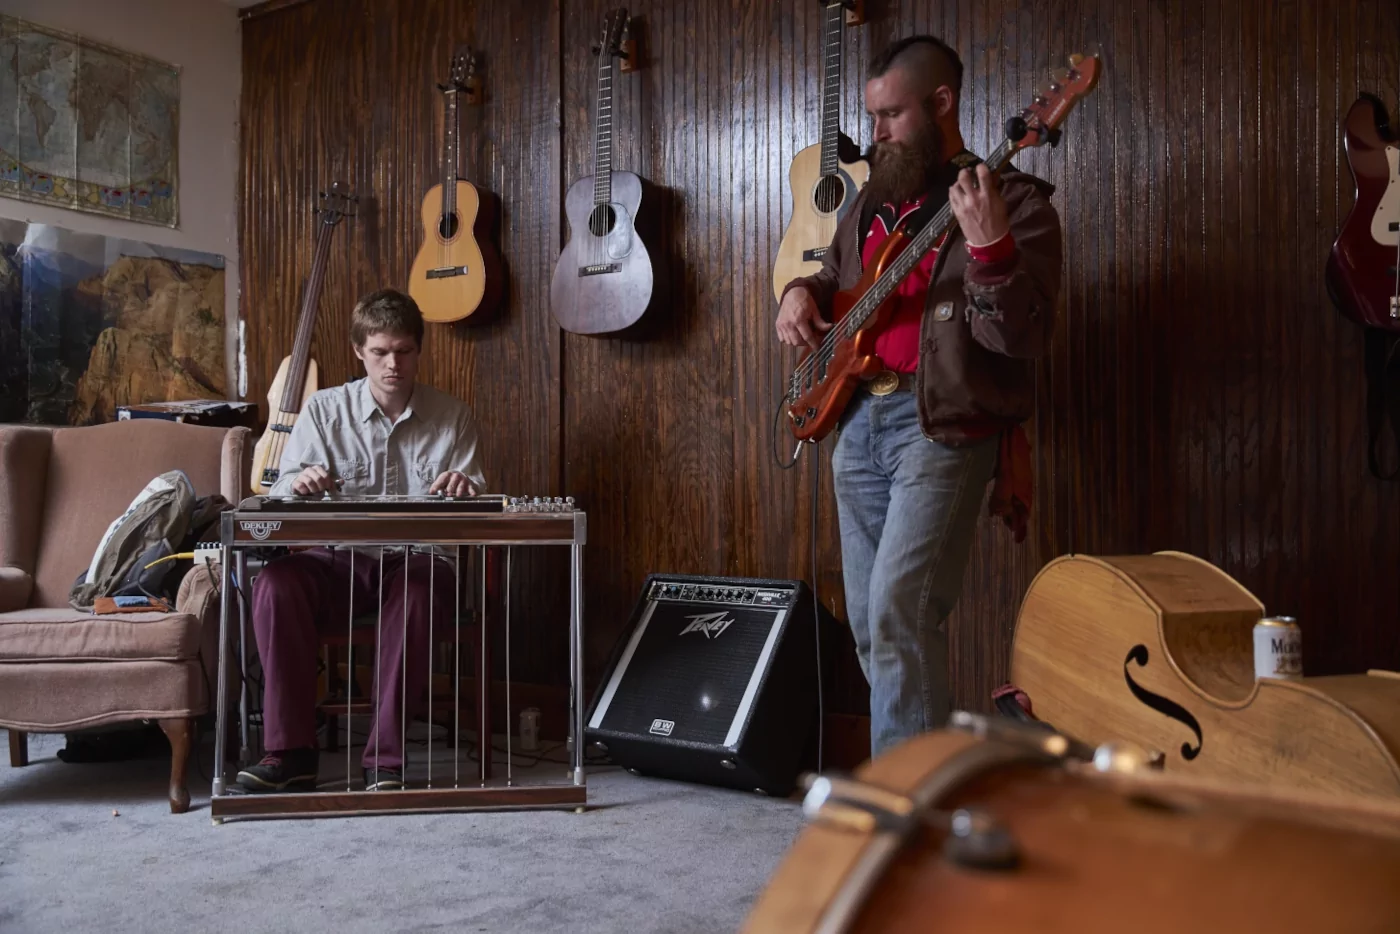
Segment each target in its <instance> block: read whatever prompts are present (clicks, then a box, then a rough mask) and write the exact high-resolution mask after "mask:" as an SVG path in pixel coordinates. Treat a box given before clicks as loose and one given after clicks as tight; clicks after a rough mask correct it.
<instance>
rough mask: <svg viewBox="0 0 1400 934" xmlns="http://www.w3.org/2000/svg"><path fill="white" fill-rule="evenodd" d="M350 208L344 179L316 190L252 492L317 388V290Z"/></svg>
mask: <svg viewBox="0 0 1400 934" xmlns="http://www.w3.org/2000/svg"><path fill="white" fill-rule="evenodd" d="M354 210H355V197H354V196H353V195H352V194H350V187H349V186H348V185H347V184H346V183H345V182H336V183H335V184H333V185H331V189H330V191H323V192H321V194H320V204H319V206H318V207H317V209H316V221H317V223H316V248H315V252H314V253H313V256H312V260H311V275H310V276H308V277H307V280H306V290H305V291H304V292H303V293H302V297H301V316H300V318H299V319H298V320H297V334H296V339H295V340H294V341H293V343H292V352H291V354H290V355H289V356H286V357H283V358H282V362H281V363H280V364H278V366H277V375H276V376H274V377H273V378H272V385H271V386H270V387H269V388H268V390H267V409H268V417H267V430H266V431H264V432H263V436H262V437H261V438H259V439H258V443H257V445H255V446H254V448H253V475H252V477H251V482H250V484H249V485H250V487H251V488H252V490H253V492H254V493H266V492H267V491H268V490H269V489H271V487H272V484H274V483H276V482H277V476H278V472H277V471H278V465H279V464H280V463H281V462H282V452H283V451H284V450H285V449H286V447H287V438H288V437H290V436H291V433H292V426H293V425H295V424H296V421H297V415H298V414H300V412H301V408H302V406H303V405H305V404H306V400H307V399H308V398H310V396H311V394H312V393H314V392H315V391H316V389H317V388H318V386H317V376H318V368H317V366H316V361H315V360H313V359H311V337H312V335H313V334H314V333H315V331H316V309H317V308H318V306H319V305H320V303H321V289H322V287H323V286H324V285H325V280H326V264H327V262H328V260H329V258H330V246H331V233H332V232H333V231H334V230H335V228H336V227H337V226H338V225H339V224H340V222H341V220H342V219H344V218H345V217H347V216H349V215H352V214H353V213H354Z"/></svg>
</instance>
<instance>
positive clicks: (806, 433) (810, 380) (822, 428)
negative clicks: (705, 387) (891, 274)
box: [788, 228, 910, 442]
mask: <svg viewBox="0 0 1400 934" xmlns="http://www.w3.org/2000/svg"><path fill="white" fill-rule="evenodd" d="M909 242H910V238H909V236H908V235H907V234H905V232H904V231H903V229H901V228H896V229H895V231H894V233H892V234H890V236H889V237H888V238H887V239H886V240H885V242H884V243H882V244H881V245H880V252H879V253H877V254H876V256H875V259H874V261H873V262H872V263H870V264H869V265H868V266H866V268H865V273H864V274H863V275H862V276H861V277H860V281H859V282H857V283H856V284H855V285H853V286H851V287H850V288H849V289H845V290H843V291H840V292H837V293H836V294H835V295H834V296H833V297H832V299H831V320H832V321H835V322H837V324H838V326H837V327H835V328H833V329H832V330H830V331H828V332H827V338H826V339H827V340H830V341H831V342H832V343H831V346H830V349H829V350H826V351H821V350H808V351H806V353H805V354H804V356H803V358H802V360H801V362H800V363H798V365H797V369H796V370H795V371H794V372H793V376H792V379H793V380H794V385H793V386H791V387H790V390H795V398H796V400H797V401H796V402H794V403H792V404H790V405H789V406H788V418H789V419H790V420H791V421H792V425H791V427H792V433H793V436H794V437H795V438H797V440H799V441H813V442H816V441H820V440H821V439H823V438H825V437H826V436H827V435H829V434H831V432H832V431H833V430H834V429H835V428H836V425H837V423H838V422H840V421H841V414H842V413H843V412H844V411H845V410H846V405H847V403H849V402H850V401H851V396H853V395H855V391H856V390H857V389H858V388H860V385H861V383H863V382H865V381H867V380H869V379H870V378H871V377H873V376H875V374H877V373H879V372H880V371H882V370H883V369H884V368H885V364H884V363H883V362H882V361H881V360H880V358H879V357H878V356H876V354H875V340H876V338H877V337H878V336H879V334H880V332H881V331H882V330H883V329H884V327H885V324H886V322H887V321H888V320H889V317H890V314H891V313H892V311H893V308H894V302H893V301H892V300H891V299H888V298H887V299H885V301H883V302H882V303H880V305H879V306H878V307H877V308H876V309H875V311H874V312H873V313H872V314H871V315H870V317H868V318H866V319H865V320H864V321H863V322H862V324H861V327H860V329H859V330H857V331H855V333H853V334H849V335H848V334H845V333H844V329H843V328H842V327H840V326H839V325H840V323H841V322H842V321H844V320H845V319H846V317H847V314H848V313H849V312H850V310H851V309H852V308H853V307H855V305H856V303H857V302H859V301H860V300H861V299H862V298H863V297H864V296H865V294H866V292H868V291H869V290H870V288H871V287H872V286H873V285H874V284H875V281H876V280H877V279H879V278H880V276H881V275H882V274H883V273H884V272H885V270H886V269H887V268H888V267H889V265H890V264H891V263H892V262H893V261H894V259H895V257H897V256H898V255H899V254H900V253H902V252H903V251H904V250H905V248H907V247H908V246H909ZM792 395H793V394H792V393H791V391H790V397H792Z"/></svg>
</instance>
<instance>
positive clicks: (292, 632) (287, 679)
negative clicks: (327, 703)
mask: <svg viewBox="0 0 1400 934" xmlns="http://www.w3.org/2000/svg"><path fill="white" fill-rule="evenodd" d="M404 558H405V555H403V554H402V553H401V552H395V553H386V554H385V555H384V560H383V588H384V589H383V593H382V594H381V592H380V561H379V558H378V556H377V555H375V554H366V553H363V552H361V553H356V554H355V555H354V560H353V568H354V572H353V574H352V573H351V565H352V561H351V552H350V551H349V549H345V548H341V549H336V550H330V549H326V548H313V549H311V550H310V551H302V552H297V553H296V554H293V555H289V556H287V557H285V558H280V559H278V560H277V561H274V562H272V563H271V564H269V565H268V566H267V567H266V568H264V569H263V571H262V573H260V574H259V575H258V576H257V579H256V581H255V582H254V584H253V630H254V632H255V634H256V636H257V640H258V657H259V658H260V659H261V660H262V669H263V729H264V736H263V745H264V747H265V748H266V749H267V750H269V751H281V750H286V749H302V748H306V747H309V746H315V745H316V658H317V654H318V652H319V650H320V645H321V643H320V638H319V634H321V633H334V632H347V631H348V626H349V620H350V613H351V610H352V608H353V610H354V615H355V618H356V619H360V618H362V617H366V616H371V617H372V616H378V620H379V622H378V624H377V626H376V632H377V638H378V648H379V658H378V661H377V664H376V665H375V666H374V667H375V672H376V673H375V676H374V677H375V685H374V693H375V714H374V724H373V726H371V728H370V735H369V740H368V741H367V742H366V744H365V752H364V756H363V758H362V762H363V764H364V766H365V768H373V767H374V766H375V765H379V766H381V767H384V768H400V767H402V765H403V733H402V728H401V726H402V723H403V722H404V719H405V712H404V697H405V696H407V698H408V711H407V713H408V715H409V716H412V714H413V713H414V712H415V711H416V710H418V709H420V708H421V706H422V699H423V693H424V688H425V686H426V685H427V683H428V661H429V660H428V618H429V616H428V614H429V609H430V607H431V612H432V622H433V630H434V632H433V640H434V641H445V640H443V636H444V635H446V634H447V633H449V632H451V630H452V625H453V616H454V614H455V612H456V593H455V589H454V584H455V578H454V577H453V574H452V565H451V564H450V563H449V562H447V561H445V560H443V559H442V558H437V559H433V560H430V558H429V556H428V555H426V554H415V555H413V556H412V561H411V562H410V563H409V567H408V571H407V574H405V572H404ZM430 577H431V586H430V580H429V579H430ZM352 601H353V603H352ZM405 635H406V636H407V640H406V641H407V643H408V645H407V652H408V663H407V665H406V666H405V664H404V643H405ZM405 668H406V669H407V672H406V679H405ZM405 680H406V682H407V683H405Z"/></svg>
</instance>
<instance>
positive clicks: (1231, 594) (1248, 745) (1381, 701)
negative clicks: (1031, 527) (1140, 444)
mask: <svg viewBox="0 0 1400 934" xmlns="http://www.w3.org/2000/svg"><path fill="white" fill-rule="evenodd" d="M1263 611H1264V608H1263V605H1262V604H1261V603H1260V602H1259V600H1258V599H1256V598H1255V597H1254V595H1253V594H1251V593H1250V592H1249V591H1247V590H1245V589H1244V588H1243V587H1241V586H1240V585H1239V584H1238V583H1237V582H1236V581H1235V580H1234V579H1233V578H1231V577H1230V576H1229V575H1227V574H1226V573H1225V572H1223V571H1221V570H1219V569H1218V568H1216V567H1214V566H1212V565H1211V564H1209V563H1207V562H1205V561H1202V560H1200V559H1198V558H1195V557H1192V556H1191V555H1186V554H1180V553H1175V552H1162V553H1159V554H1153V555H1134V556H1127V557H1112V558H1093V557H1088V556H1083V555H1071V556H1066V557H1062V558H1059V559H1057V560H1055V561H1052V562H1051V563H1050V564H1048V565H1046V566H1045V568H1044V569H1043V570H1042V571H1041V572H1040V574H1039V575H1037V576H1036V578H1035V580H1034V581H1033V582H1032V583H1031V586H1030V589H1029V590H1028V591H1027V593H1026V599H1025V602H1024V603H1023V604H1022V606H1021V612H1020V615H1019V617H1018V618H1017V621H1016V633H1015V637H1014V641H1013V644H1012V656H1011V678H1012V681H1013V682H1014V683H1015V684H1016V686H1017V687H1018V688H1020V689H1021V690H1022V691H1024V692H1025V693H1026V695H1027V696H1028V697H1029V698H1030V701H1031V705H1032V707H1033V710H1034V714H1035V716H1036V717H1038V718H1040V719H1042V720H1044V721H1045V722H1046V723H1048V724H1050V725H1051V726H1053V727H1054V728H1055V729H1056V730H1059V731H1060V732H1062V733H1065V734H1067V735H1069V736H1073V737H1074V738H1076V739H1078V740H1081V741H1083V742H1085V743H1089V744H1092V745H1097V744H1100V743H1104V742H1110V741H1122V740H1127V741H1130V742H1133V743H1136V744H1138V745H1139V746H1142V747H1144V748H1146V749H1148V750H1149V751H1152V752H1158V753H1161V754H1162V762H1161V764H1162V767H1163V769H1164V770H1165V771H1167V772H1175V773H1179V774H1182V775H1187V776H1198V777H1203V778H1207V779H1212V780H1223V781H1230V782H1247V783H1254V784H1260V785H1266V786H1274V787H1277V788H1285V789H1295V790H1296V789H1311V790H1315V791H1322V792H1328V793H1341V794H1347V795H1368V796H1381V797H1386V798H1396V797H1400V759H1398V758H1397V757H1400V677H1394V676H1388V675H1386V674H1384V673H1375V674H1369V675H1340V676H1332V677H1318V678H1299V679H1294V680H1282V679H1275V678H1259V679H1256V678H1255V674H1254V642H1253V638H1254V636H1253V633H1254V624H1255V623H1257V622H1258V621H1259V619H1260V618H1261V617H1262V615H1263Z"/></svg>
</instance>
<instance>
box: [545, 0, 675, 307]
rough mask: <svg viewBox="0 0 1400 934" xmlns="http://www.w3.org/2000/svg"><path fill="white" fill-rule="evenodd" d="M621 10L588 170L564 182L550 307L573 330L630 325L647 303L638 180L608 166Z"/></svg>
mask: <svg viewBox="0 0 1400 934" xmlns="http://www.w3.org/2000/svg"><path fill="white" fill-rule="evenodd" d="M627 28H628V18H627V10H626V9H617V10H613V11H612V12H610V13H609V14H608V15H607V18H606V19H605V20H604V22H603V35H602V42H601V43H600V44H599V45H598V48H597V49H596V50H595V51H596V53H597V59H598V88H597V90H598V93H597V98H596V100H597V107H596V113H595V118H594V119H595V124H594V131H595V132H594V143H593V174H592V175H590V176H588V177H586V178H581V179H579V180H578V181H576V182H574V184H573V185H572V186H571V187H570V188H569V193H568V195H567V196H565V199H564V214H565V216H566V217H567V218H568V221H569V242H568V243H567V244H566V245H565V246H564V251H563V252H562V253H561V254H560V256H559V262H558V264H557V265H556V266H555V267H554V281H553V283H552V284H551V285H550V289H549V306H550V310H551V311H553V313H554V318H555V320H556V321H558V322H559V326H560V327H561V328H563V329H564V330H566V331H572V332H573V333H575V334H605V333H608V332H610V331H620V330H622V329H623V328H626V327H628V326H630V325H632V324H635V323H636V322H637V321H638V320H639V319H640V318H641V317H642V314H643V313H644V312H645V311H646V310H647V305H649V304H650V303H651V288H652V269H651V257H650V256H649V255H648V254H647V248H646V245H645V244H643V243H642V239H641V237H640V236H639V235H638V234H637V228H636V226H635V220H636V217H637V211H638V209H640V208H641V205H642V180H641V179H640V178H639V177H638V176H636V175H635V174H633V173H632V172H614V171H613V168H612V152H613V145H612V112H613V88H612V85H613V59H614V58H617V57H618V56H619V55H620V54H621V50H622V48H623V44H624V43H625V42H626V36H627Z"/></svg>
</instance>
